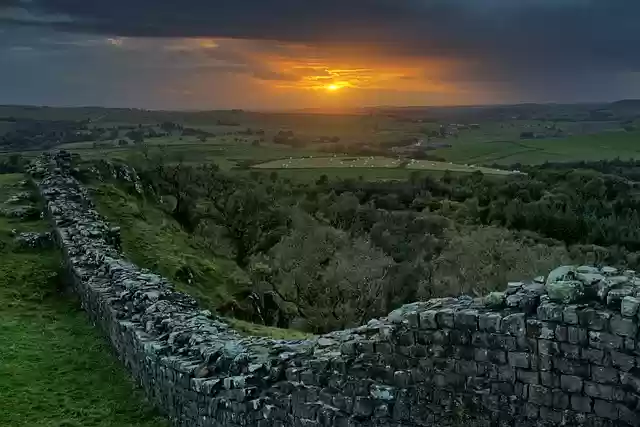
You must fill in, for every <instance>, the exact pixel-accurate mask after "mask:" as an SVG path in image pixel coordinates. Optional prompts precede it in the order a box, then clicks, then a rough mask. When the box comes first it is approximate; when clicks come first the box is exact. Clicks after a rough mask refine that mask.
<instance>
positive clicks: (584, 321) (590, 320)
mask: <svg viewBox="0 0 640 427" xmlns="http://www.w3.org/2000/svg"><path fill="white" fill-rule="evenodd" d="M610 317H611V315H610V314H609V313H605V312H602V311H596V310H594V309H592V308H587V309H584V310H581V311H579V312H578V319H579V320H580V325H581V326H584V327H586V328H587V329H589V330H591V331H602V330H604V329H606V328H607V326H608V323H609V318H610Z"/></svg>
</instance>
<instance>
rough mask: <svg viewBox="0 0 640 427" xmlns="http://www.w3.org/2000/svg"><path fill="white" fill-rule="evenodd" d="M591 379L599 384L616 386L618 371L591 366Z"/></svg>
mask: <svg viewBox="0 0 640 427" xmlns="http://www.w3.org/2000/svg"><path fill="white" fill-rule="evenodd" d="M591 378H592V379H593V381H595V382H597V383H601V384H618V383H619V378H618V371H617V370H615V369H613V368H605V367H603V366H596V365H591Z"/></svg>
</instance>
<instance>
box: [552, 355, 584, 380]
mask: <svg viewBox="0 0 640 427" xmlns="http://www.w3.org/2000/svg"><path fill="white" fill-rule="evenodd" d="M553 366H554V368H555V369H557V370H558V371H559V372H561V373H563V374H565V375H575V376H578V377H588V376H589V364H588V363H586V362H582V361H577V360H568V359H565V358H562V357H556V358H555V359H554V360H553Z"/></svg>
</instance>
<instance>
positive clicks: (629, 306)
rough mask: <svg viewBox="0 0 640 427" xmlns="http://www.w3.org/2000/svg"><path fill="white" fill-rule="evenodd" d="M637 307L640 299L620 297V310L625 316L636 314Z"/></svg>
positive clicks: (639, 304) (639, 305)
mask: <svg viewBox="0 0 640 427" xmlns="http://www.w3.org/2000/svg"><path fill="white" fill-rule="evenodd" d="M638 307H640V299H638V298H636V297H631V296H627V297H624V298H623V299H622V305H621V307H620V311H621V313H622V315H623V316H625V317H635V316H636V315H637V314H638Z"/></svg>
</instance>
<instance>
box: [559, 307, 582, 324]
mask: <svg viewBox="0 0 640 427" xmlns="http://www.w3.org/2000/svg"><path fill="white" fill-rule="evenodd" d="M562 321H563V322H564V323H566V324H567V325H577V324H578V322H579V320H578V308H577V306H575V305H569V306H566V307H564V309H563V311H562Z"/></svg>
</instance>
